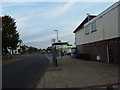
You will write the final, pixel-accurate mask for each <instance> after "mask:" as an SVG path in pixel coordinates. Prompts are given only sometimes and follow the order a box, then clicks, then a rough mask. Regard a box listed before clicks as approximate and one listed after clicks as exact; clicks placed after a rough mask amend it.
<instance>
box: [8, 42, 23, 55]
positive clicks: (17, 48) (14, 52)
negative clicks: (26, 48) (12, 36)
mask: <svg viewBox="0 0 120 90" xmlns="http://www.w3.org/2000/svg"><path fill="white" fill-rule="evenodd" d="M22 46H23V43H22V40H19V41H18V44H17V47H16V49H14V50H13V53H12V49H8V52H9V53H10V54H21V52H22V48H21V47H22Z"/></svg>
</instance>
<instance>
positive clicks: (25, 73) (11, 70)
mask: <svg viewBox="0 0 120 90" xmlns="http://www.w3.org/2000/svg"><path fill="white" fill-rule="evenodd" d="M19 58H22V60H20V61H17V62H14V63H11V64H7V65H3V66H2V79H3V80H2V84H3V85H2V86H3V87H2V88H33V86H34V85H35V83H36V82H37V81H38V79H40V77H41V75H42V74H43V72H44V71H45V69H46V67H47V66H48V59H47V58H46V57H45V55H44V54H41V53H37V54H31V55H24V56H19Z"/></svg>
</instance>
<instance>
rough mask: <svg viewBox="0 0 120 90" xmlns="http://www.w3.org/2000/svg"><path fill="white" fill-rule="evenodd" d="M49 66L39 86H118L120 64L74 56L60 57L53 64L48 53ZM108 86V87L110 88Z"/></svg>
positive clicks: (45, 87)
mask: <svg viewBox="0 0 120 90" xmlns="http://www.w3.org/2000/svg"><path fill="white" fill-rule="evenodd" d="M47 57H48V59H49V67H48V69H47V71H46V72H45V73H44V75H43V77H42V79H41V80H40V81H39V83H38V85H37V88H44V89H47V88H91V87H96V88H106V86H109V87H110V86H112V88H118V87H119V85H118V84H119V82H118V68H119V66H118V65H114V64H106V63H100V62H95V61H85V60H80V59H75V58H72V57H71V56H70V55H66V56H64V57H63V58H62V59H61V58H58V66H57V67H56V66H53V63H52V57H51V56H50V55H47ZM109 87H108V88H109Z"/></svg>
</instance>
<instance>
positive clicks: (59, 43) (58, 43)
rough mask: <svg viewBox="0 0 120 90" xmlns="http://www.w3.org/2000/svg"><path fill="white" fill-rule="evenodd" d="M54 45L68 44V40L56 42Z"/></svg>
mask: <svg viewBox="0 0 120 90" xmlns="http://www.w3.org/2000/svg"><path fill="white" fill-rule="evenodd" d="M52 45H68V42H54V43H53V44H52Z"/></svg>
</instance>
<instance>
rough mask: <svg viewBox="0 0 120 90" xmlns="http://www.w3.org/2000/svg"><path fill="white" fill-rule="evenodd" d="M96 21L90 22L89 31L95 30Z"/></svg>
mask: <svg viewBox="0 0 120 90" xmlns="http://www.w3.org/2000/svg"><path fill="white" fill-rule="evenodd" d="M96 30H97V29H96V22H95V21H94V22H93V23H92V24H91V32H94V31H96Z"/></svg>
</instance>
